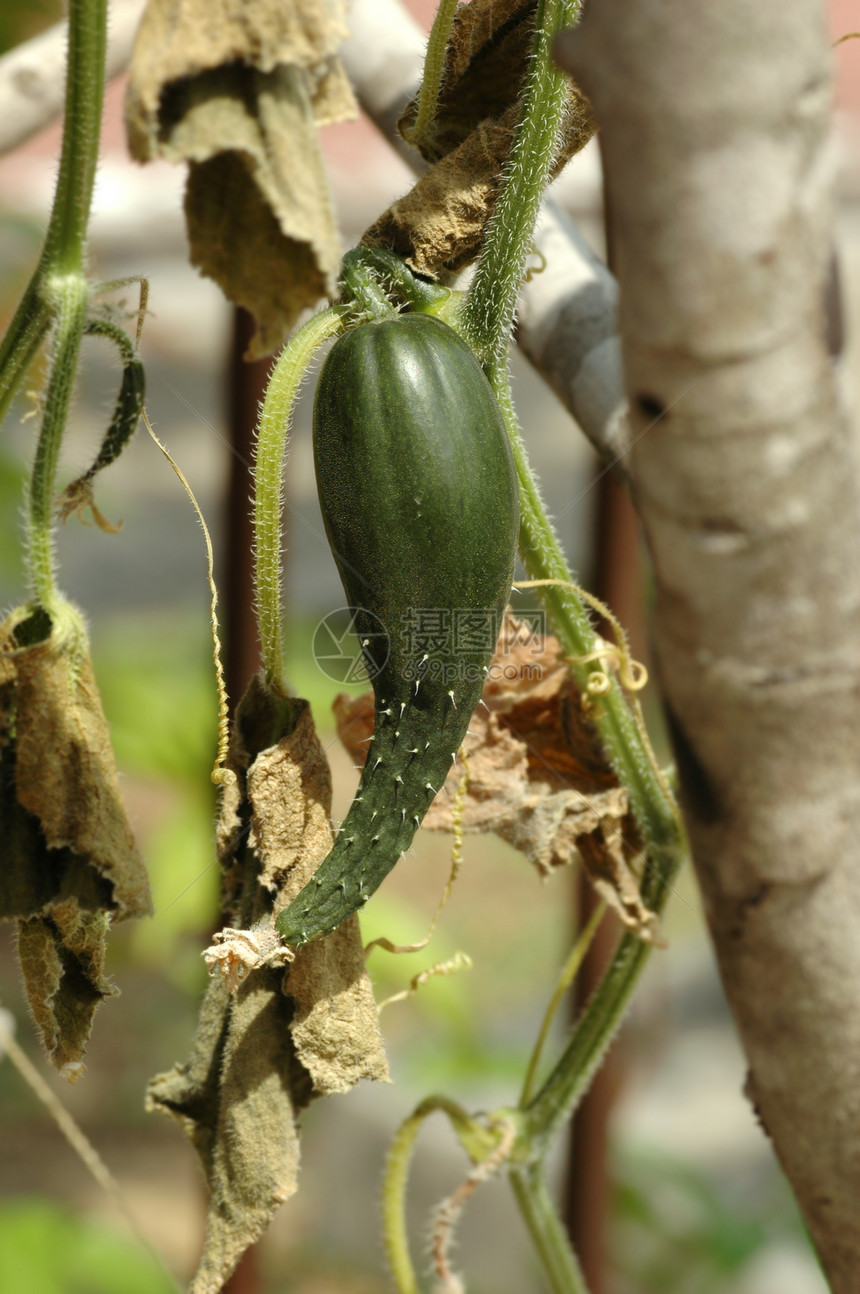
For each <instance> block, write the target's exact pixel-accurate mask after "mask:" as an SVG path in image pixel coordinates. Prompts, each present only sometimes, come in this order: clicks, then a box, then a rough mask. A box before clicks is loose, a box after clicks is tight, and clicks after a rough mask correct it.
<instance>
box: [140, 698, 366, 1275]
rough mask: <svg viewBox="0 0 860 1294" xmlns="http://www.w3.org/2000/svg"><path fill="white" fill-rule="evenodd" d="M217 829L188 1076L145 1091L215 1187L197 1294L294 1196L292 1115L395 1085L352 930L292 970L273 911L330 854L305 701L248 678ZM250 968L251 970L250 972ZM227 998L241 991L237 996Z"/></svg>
mask: <svg viewBox="0 0 860 1294" xmlns="http://www.w3.org/2000/svg"><path fill="white" fill-rule="evenodd" d="M229 763H230V767H231V768H232V769H233V771H234V772H235V773H236V782H235V783H233V784H228V785H227V786H225V788H224V793H223V799H222V804H221V813H220V819H219V825H218V847H219V858H220V860H221V865H222V880H223V886H222V894H223V907H224V912H225V916H226V918H227V921H228V923H229V925H230V926H232V927H234V928H240V929H233V930H228V931H225V932H223V933H224V934H225V935H227V936H228V938H227V939H225V940H224V941H222V943H221V944H220V945H218V946H216V948H214V949H213V950H210V951H211V955H208V956H207V960H209V961H210V962H211V963H212V964H214V965H215V967H216V970H217V969H218V968H219V967H220V968H221V969H222V970H224V971H225V972H226V973H225V974H219V973H216V974H215V975H214V976H213V978H212V979H211V980H210V983H209V989H208V992H207V994H206V998H205V1000H204V1003H203V1007H202V1010H201V1014H200V1021H199V1024H198V1028H197V1035H196V1038H195V1042H194V1046H193V1049H192V1054H191V1057H190V1059H189V1061H188V1062H187V1064H185V1065H179V1066H176V1067H175V1068H174V1069H173V1070H172V1071H171V1072H170V1073H168V1074H162V1075H159V1076H158V1077H157V1078H155V1079H153V1080H152V1082H151V1083H150V1086H149V1094H148V1103H149V1107H150V1108H159V1109H162V1110H164V1111H166V1112H167V1113H169V1114H172V1115H173V1116H174V1117H175V1118H177V1119H178V1120H179V1122H180V1123H181V1124H182V1126H183V1128H184V1130H185V1132H186V1133H187V1135H188V1136H189V1137H190V1139H191V1140H192V1142H193V1144H194V1146H195V1148H196V1150H197V1153H198V1154H199V1156H200V1158H201V1161H202V1163H203V1167H204V1170H205V1172H206V1177H207V1180H208V1183H209V1188H210V1195H211V1199H210V1206H209V1211H208V1217H207V1230H206V1243H205V1247H204V1252H203V1256H202V1258H201V1262H200V1266H199V1269H198V1272H197V1275H196V1276H195V1279H194V1283H193V1285H192V1294H214V1292H215V1291H216V1290H219V1289H220V1288H221V1286H222V1284H223V1282H224V1281H225V1280H226V1278H227V1276H228V1275H229V1273H230V1271H231V1270H232V1269H233V1267H234V1266H235V1264H236V1262H237V1261H238V1259H239V1257H240V1256H241V1254H242V1252H243V1251H244V1249H245V1248H246V1247H247V1246H248V1245H250V1244H252V1243H253V1242H254V1240H256V1239H257V1237H258V1236H259V1235H260V1234H261V1233H262V1231H263V1230H264V1229H265V1227H266V1226H267V1225H268V1222H269V1221H270V1219H271V1217H272V1215H273V1213H274V1211H275V1209H276V1208H277V1207H278V1205H279V1204H281V1203H282V1202H283V1201H284V1200H286V1199H288V1198H289V1196H290V1195H292V1194H293V1193H294V1191H295V1189H296V1173H297V1171H298V1163H299V1140H298V1126H297V1116H298V1113H299V1112H300V1111H301V1110H302V1109H303V1108H304V1107H305V1106H306V1105H308V1104H309V1102H310V1101H311V1100H313V1098H314V1097H316V1096H320V1095H328V1094H330V1093H334V1092H344V1091H346V1090H348V1089H349V1088H350V1087H352V1086H353V1085H354V1084H355V1083H356V1082H358V1081H359V1079H361V1078H375V1079H383V1080H384V1079H387V1077H388V1068H387V1063H386V1060H385V1054H384V1050H383V1047H382V1040H381V1036H380V1033H379V1025H378V1018H377V1012H376V1006H375V1003H374V1000H373V993H372V989H371V986H370V981H369V979H368V978H367V975H366V973H365V970H364V952H363V948H362V943H361V935H360V931H359V927H358V920H357V918H352V919H351V920H350V921H348V922H346V923H345V924H344V925H342V926H341V927H340V928H339V929H338V930H336V931H335V932H334V934H333V935H330V936H329V937H328V938H327V939H324V940H320V941H318V942H316V943H312V944H308V945H306V946H305V947H304V948H302V949H300V950H299V951H298V952H297V953H296V955H295V959H294V960H293V961H292V962H290V963H289V964H288V965H286V967H284V957H283V956H282V955H281V954H282V953H283V949H282V948H281V946H280V943H279V941H278V939H277V937H276V935H275V932H274V919H273V914H274V913H276V912H277V911H279V910H280V909H281V907H283V906H284V905H285V904H286V903H288V902H289V900H290V899H291V898H292V897H293V896H294V895H295V894H297V893H298V892H299V890H300V889H301V888H302V886H303V885H304V884H305V882H306V881H307V880H308V879H309V878H310V876H311V875H312V873H313V871H314V869H315V867H316V865H317V863H319V862H320V861H321V860H322V858H324V857H325V855H326V854H327V853H328V851H329V850H330V848H331V844H332V832H331V826H330V823H329V813H330V809H331V775H330V772H329V768H328V763H327V761H326V758H325V754H324V752H323V750H322V747H321V746H320V744H319V740H318V738H317V736H316V732H315V730H314V726H313V721H312V718H311V714H310V709H309V707H308V705H307V703H306V702H304V701H299V700H292V699H289V698H286V697H284V696H281V695H278V694H275V693H273V692H271V691H269V690H267V689H266V687H265V686H264V685H263V683H262V682H260V681H259V680H255V681H254V682H253V683H252V685H251V687H250V688H249V689H248V692H247V693H246V695H245V697H244V698H243V700H242V703H241V705H240V706H239V709H238V712H237V717H236V724H235V727H234V732H233V740H232V745H231V753H230V761H229ZM248 967H252V968H253V969H250V970H248V969H247V968H248ZM231 989H232V990H233V991H231Z"/></svg>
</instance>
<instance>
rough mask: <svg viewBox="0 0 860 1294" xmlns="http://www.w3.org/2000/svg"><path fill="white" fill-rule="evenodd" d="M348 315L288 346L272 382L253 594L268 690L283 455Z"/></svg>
mask: <svg viewBox="0 0 860 1294" xmlns="http://www.w3.org/2000/svg"><path fill="white" fill-rule="evenodd" d="M346 314H347V310H346V307H343V306H329V307H328V309H326V310H322V311H321V312H320V313H319V314H316V315H313V317H312V318H310V319H309V320H308V321H307V323H306V324H304V325H303V326H302V327H301V328H300V329H299V330H298V332H297V333H295V334H294V335H293V336H292V337H291V338H290V340H289V341H288V342H287V344H286V346H285V347H284V349H283V351H282V352H281V354H280V356H279V358H278V361H277V363H276V364H275V367H274V369H273V371H272V376H271V378H270V379H269V385H268V387H267V389H266V395H265V398H264V400H263V406H262V408H261V410H260V422H259V426H258V429H257V448H256V454H255V468H254V593H255V599H256V607H257V630H258V633H259V635H260V651H261V655H262V658H263V665H264V668H265V671H266V682H267V683H268V684H269V685H272V684H280V683H281V682H282V670H283V655H284V652H283V628H282V624H281V544H282V535H281V510H282V505H283V473H284V454H285V453H286V448H287V437H288V433H289V426H290V418H291V416H292V410H293V405H294V403H295V399H296V395H297V394H298V390H299V387H300V386H301V384H302V382H303V381H304V378H305V376H306V375H307V371H308V368H309V366H310V364H311V362H312V361H313V358H314V355H315V354H316V352H317V350H318V349H319V347H320V346H321V345H322V344H323V342H324V341H326V340H327V339H328V338H329V337H333V336H334V335H335V334H336V333H339V332H340V331H341V330H342V328H343V324H344V319H345V317H346Z"/></svg>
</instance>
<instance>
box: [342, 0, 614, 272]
mask: <svg viewBox="0 0 860 1294" xmlns="http://www.w3.org/2000/svg"><path fill="white" fill-rule="evenodd" d="M535 9H536V6H535V3H534V0H471V3H470V4H468V5H463V6H461V7H460V8H459V9H458V11H457V14H456V17H455V19H454V23H453V26H452V31H451V38H450V40H449V43H448V47H447V49H446V53H445V65H444V75H443V80H442V86H441V90H440V94H439V101H438V104H437V110H436V117H435V120H434V122H433V124H432V126H431V128H430V131H429V133H428V135H427V136H425V137H424V138H423V139H415V140H414V142H415V144H416V146H417V147H418V148H419V150H420V152H421V153H422V155H423V156H424V157H425V158H426V159H427V160H428V161H430V162H433V163H435V164H434V165H432V166H431V168H430V170H429V171H427V172H426V173H425V174H424V175H423V176H421V178H420V179H419V180H418V181H417V183H416V184H415V186H414V187H413V188H412V189H411V190H410V192H409V193H408V194H406V196H405V197H403V198H400V199H398V200H397V201H396V202H394V203H393V204H392V205H391V206H390V207H389V208H388V210H387V211H385V212H384V213H383V214H382V215H381V216H380V217H379V219H378V220H376V221H375V222H374V224H373V225H372V226H371V227H370V229H368V230H367V231H366V233H365V234H364V236H363V238H362V242H364V243H367V244H370V245H378V246H383V247H389V248H391V249H392V250H393V251H395V252H397V253H398V254H399V255H400V256H402V257H403V258H404V259H405V260H406V261H407V262H408V263H409V264H410V265H411V266H412V267H413V269H415V270H417V271H418V272H419V273H422V274H428V275H431V276H436V275H444V274H451V273H454V272H456V271H458V270H460V269H463V268H464V267H465V266H466V265H469V264H470V263H471V262H472V261H474V260H475V259H477V257H478V255H479V253H480V250H481V246H482V243H483V239H484V233H485V230H486V227H487V223H488V221H489V219H490V216H491V215H492V212H493V208H494V206H495V202H496V198H497V197H498V193H499V185H500V180H501V175H502V171H503V168H504V166H505V163H506V162H507V160H508V157H509V155H510V151H511V147H512V144H513V140H514V134H515V131H516V127H517V123H518V121H519V117H520V104H519V99H520V95H521V93H522V90H523V84H524V77H525V72H526V67H527V61H528V57H529V51H530V48H531V39H532V31H533V27H534V18H535ZM417 103H418V101H417V98H416V99H415V100H413V101H412V103H410V104H409V105H408V106H407V108H406V109H405V111H404V113H403V116H402V117H401V120H400V128H401V130H402V132H403V134H404V136H405V138H407V139H410V140H412V139H413V136H412V133H411V132H412V127H413V126H414V122H415V115H416V111H417ZM594 130H595V122H594V116H593V113H592V111H591V106H590V104H589V102H588V100H587V99H586V97H585V96H584V95H583V94H582V92H581V91H580V90H579V89H578V88H577V86H576V85H574V84H573V82H570V83H569V85H568V87H567V91H566V100H565V110H564V119H563V122H562V128H561V136H560V145H559V149H558V152H557V154H556V157H555V158H554V160H553V168H552V177H553V178H554V177H555V176H556V175H558V173H559V172H560V171H561V170H562V168H563V167H564V166H565V165H566V164H567V162H568V161H569V160H570V158H571V157H572V156H573V155H574V154H575V153H577V152H579V150H580V149H581V148H583V147H584V146H585V144H586V143H587V142H588V140H589V139H590V138H591V136H592V135H593V134H594Z"/></svg>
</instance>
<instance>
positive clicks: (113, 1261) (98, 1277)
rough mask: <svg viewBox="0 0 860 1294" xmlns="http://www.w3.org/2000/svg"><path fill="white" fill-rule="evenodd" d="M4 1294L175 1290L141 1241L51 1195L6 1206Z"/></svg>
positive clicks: (0, 1211)
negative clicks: (78, 1212)
mask: <svg viewBox="0 0 860 1294" xmlns="http://www.w3.org/2000/svg"><path fill="white" fill-rule="evenodd" d="M0 1254H2V1255H3V1258H2V1262H0V1294H117V1291H119V1290H121V1291H122V1294H175V1291H176V1286H175V1285H174V1284H173V1283H172V1282H171V1281H170V1280H169V1278H168V1277H167V1275H166V1273H165V1272H164V1271H162V1269H161V1267H160V1266H159V1265H158V1263H157V1262H156V1261H155V1259H154V1258H152V1257H150V1255H149V1254H148V1253H147V1252H146V1251H145V1250H144V1249H142V1248H141V1246H140V1244H138V1243H136V1242H135V1241H133V1240H131V1239H126V1238H125V1237H123V1236H121V1235H119V1234H118V1233H116V1232H114V1231H112V1230H109V1229H108V1228H107V1227H105V1226H102V1225H100V1224H98V1223H96V1222H91V1221H88V1220H87V1219H86V1218H82V1217H78V1216H76V1215H75V1214H73V1213H72V1212H70V1211H69V1210H67V1209H63V1208H61V1207H59V1206H58V1205H56V1204H52V1203H51V1202H50V1201H49V1200H45V1199H24V1200H12V1201H8V1202H4V1203H2V1204H0Z"/></svg>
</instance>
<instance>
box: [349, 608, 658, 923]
mask: <svg viewBox="0 0 860 1294" xmlns="http://www.w3.org/2000/svg"><path fill="white" fill-rule="evenodd" d="M484 703H485V706H482V707H479V709H477V710H476V711H475V713H474V714H473V715H472V718H471V719H470V721H469V736H468V737H467V738H466V740H465V741H464V748H465V749H466V751H467V759H468V769H469V780H468V784H467V788H466V799H465V802H464V804H463V809H462V818H461V821H462V826H463V830H464V831H470V832H479V831H493V832H495V834H496V835H497V836H500V837H501V838H502V839H503V840H506V841H508V843H509V844H511V845H513V846H514V847H515V848H516V849H518V850H519V851H520V852H521V853H522V854H524V855H525V857H526V858H527V859H528V860H529V861H530V862H531V863H533V864H534V866H535V867H536V868H537V869H538V872H539V873H540V874H541V875H542V876H547V875H549V874H550V873H551V872H552V871H554V870H555V868H557V867H561V866H564V865H566V864H568V863H571V862H573V861H574V860H576V859H578V860H579V861H580V862H581V863H582V864H583V866H584V867H585V869H586V871H587V873H588V876H589V879H590V880H591V881H592V883H593V884H594V886H595V888H596V889H597V891H598V893H599V894H600V895H601V897H602V898H604V899H605V900H606V901H607V903H609V904H610V906H611V907H613V908H614V909H615V911H616V912H617V914H618V916H619V918H620V919H621V921H622V922H623V923H624V925H625V926H627V927H628V928H630V929H632V930H635V931H636V932H637V933H638V934H639V935H640V936H641V937H642V938H644V939H648V940H650V941H652V942H655V941H657V940H658V939H659V931H658V927H657V920H656V917H655V916H654V914H653V913H652V912H650V911H649V910H648V909H647V908H646V907H645V905H644V904H643V902H642V899H641V896H640V893H639V880H638V872H639V871H640V870H641V867H642V858H641V855H640V849H639V845H638V838H637V835H636V831H635V826H634V824H633V822H632V819H631V818H630V816H629V812H628V803H627V792H626V791H625V790H624V788H623V787H620V786H618V785H617V782H616V779H615V777H614V774H613V773H612V770H611V769H610V768H609V765H608V764H607V762H606V758H605V756H604V754H603V752H602V750H601V748H600V746H599V744H598V741H597V737H596V735H595V733H594V730H593V728H592V725H591V724H590V723H589V722H588V720H587V719H585V718H584V717H583V715H582V706H581V702H580V694H579V691H578V689H577V688H576V685H575V683H574V682H573V679H572V678H571V676H570V672H569V670H568V668H567V664H566V662H565V660H564V656H563V654H562V651H561V648H560V646H559V644H558V642H557V641H556V639H554V638H551V637H547V638H543V637H536V636H535V635H534V633H533V632H532V630H531V629H530V627H529V626H528V625H527V624H526V623H525V622H523V621H519V620H516V619H515V618H514V617H513V616H511V615H510V613H508V615H507V617H506V619H505V625H504V628H503V631H502V636H501V638H500V641H499V647H498V649H497V652H496V656H495V659H494V661H493V664H492V666H491V667H490V673H489V678H488V682H487V685H486V687H485V689H484ZM485 707H487V708H485ZM334 714H335V720H336V722H337V727H338V733H339V734H340V738H341V741H342V742H343V743H344V745H345V746H346V748H347V750H348V751H349V753H350V754H351V755H352V756H353V757H354V759H355V761H356V763H360V762H361V761H362V760H363V759H364V757H365V754H366V752H367V744H366V739H367V737H369V736H370V734H371V733H372V731H373V698H372V695H371V694H369V693H368V694H367V695H365V696H361V697H357V698H352V697H350V696H347V695H346V694H343V693H342V694H341V695H340V696H338V697H337V698H336V700H335V703H334ZM461 777H462V766H461V765H460V764H459V763H458V764H457V765H456V766H455V767H453V768H452V769H451V771H450V773H449V775H448V779H447V781H446V782H445V785H444V786H443V787H442V788H441V790H440V792H439V794H438V795H437V796H436V798H435V800H434V801H433V803H432V805H431V806H430V810H429V812H428V813H427V816H426V817H425V819H424V822H423V825H424V827H426V828H427V829H428V830H430V831H450V830H451V827H452V808H453V804H454V795H455V792H456V789H457V784H458V782H459V780H460V778H461Z"/></svg>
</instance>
